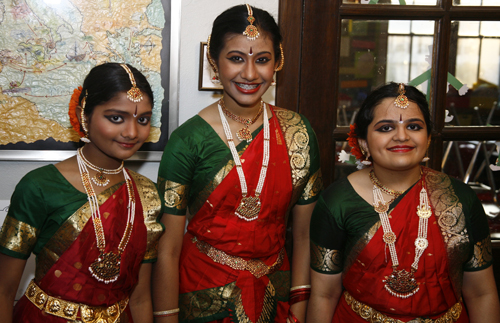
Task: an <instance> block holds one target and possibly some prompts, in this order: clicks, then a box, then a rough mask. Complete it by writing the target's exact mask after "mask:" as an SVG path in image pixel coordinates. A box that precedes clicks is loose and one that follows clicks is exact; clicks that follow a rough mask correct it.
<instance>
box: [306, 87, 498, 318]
mask: <svg viewBox="0 0 500 323" xmlns="http://www.w3.org/2000/svg"><path fill="white" fill-rule="evenodd" d="M429 120H430V118H429V108H428V105H427V101H426V99H425V96H424V95H423V94H422V93H421V92H420V91H418V90H417V89H416V88H414V87H412V86H405V85H403V84H399V85H398V84H395V83H390V84H387V85H385V86H382V87H381V88H379V89H377V90H375V91H374V92H372V93H371V94H370V95H369V96H368V97H367V98H366V100H365V101H364V103H363V104H362V106H361V109H360V111H359V113H358V115H357V116H356V119H355V122H356V126H355V132H354V133H352V132H351V134H350V135H351V136H354V137H356V139H357V142H358V143H359V148H360V149H361V152H362V153H363V155H364V158H365V159H366V162H367V163H370V162H371V167H369V168H365V169H362V170H360V171H357V172H355V173H353V174H351V175H349V176H348V177H347V178H345V179H342V180H339V181H337V182H335V183H334V184H333V185H332V186H330V187H329V188H328V189H327V190H326V191H325V192H324V194H323V195H322V196H321V197H320V199H319V201H318V204H317V205H316V207H315V209H314V213H313V216H312V220H311V268H312V269H313V270H312V271H311V281H312V290H311V300H310V304H309V309H308V322H332V317H333V322H360V323H361V322H366V321H369V322H372V321H377V322H378V321H380V322H385V321H395V320H396V319H397V321H398V322H401V321H402V322H409V321H411V322H413V321H415V322H416V321H419V322H420V321H422V322H423V321H424V320H425V321H426V322H427V320H429V321H430V322H441V321H442V322H483V319H484V318H486V317H487V318H488V321H492V322H493V321H495V322H498V321H499V320H500V306H499V301H498V294H497V290H496V287H495V281H494V278H493V271H492V267H491V264H492V258H491V241H490V237H489V228H488V223H487V219H486V215H485V213H484V210H483V208H482V206H481V203H480V201H479V200H478V198H477V197H476V194H475V193H474V192H473V191H472V190H471V189H470V188H469V187H468V186H467V185H465V184H464V183H462V182H459V181H458V180H455V179H453V178H450V177H448V176H447V175H445V174H443V173H439V172H436V171H434V170H431V169H429V168H426V167H423V166H421V162H422V160H423V159H424V158H425V155H426V150H427V147H428V145H429V140H430V128H431V127H430V121H429ZM350 142H352V143H355V142H356V140H351V141H350ZM466 308H467V310H466ZM360 309H363V310H360Z"/></svg>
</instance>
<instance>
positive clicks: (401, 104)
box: [394, 83, 410, 109]
mask: <svg viewBox="0 0 500 323" xmlns="http://www.w3.org/2000/svg"><path fill="white" fill-rule="evenodd" d="M405 92H406V91H405V85H404V84H403V83H399V89H398V93H399V95H398V97H397V98H396V100H394V105H395V106H397V107H398V108H401V109H406V108H408V106H409V105H410V101H409V100H408V98H407V97H406V95H405Z"/></svg>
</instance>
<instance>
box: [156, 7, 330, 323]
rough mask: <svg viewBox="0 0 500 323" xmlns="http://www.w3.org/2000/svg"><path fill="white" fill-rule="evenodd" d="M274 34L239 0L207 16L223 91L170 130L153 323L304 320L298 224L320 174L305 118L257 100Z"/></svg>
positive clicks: (303, 245) (273, 54) (302, 232)
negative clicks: (289, 248)
mask: <svg viewBox="0 0 500 323" xmlns="http://www.w3.org/2000/svg"><path fill="white" fill-rule="evenodd" d="M281 39H282V37H281V34H280V31H279V28H278V26H277V24H276V22H275V21H274V19H273V18H272V17H271V15H269V13H267V12H266V11H263V10H260V9H258V8H253V7H251V6H250V5H241V6H235V7H232V8H230V9H228V10H226V11H225V12H223V13H222V14H220V15H219V16H218V17H217V18H216V19H215V21H214V24H213V28H212V33H211V37H210V38H209V41H208V44H207V47H208V48H207V49H208V53H209V54H208V59H209V62H210V64H211V65H212V67H213V68H214V70H215V72H216V73H217V75H218V79H219V80H220V82H221V84H222V85H223V91H224V96H223V98H222V99H221V100H219V101H218V102H214V103H213V104H211V105H209V106H208V107H206V108H204V109H203V110H201V111H200V112H199V114H198V115H196V116H195V117H193V118H191V119H190V120H188V121H187V122H186V123H184V124H183V125H181V126H180V127H179V128H178V129H176V130H175V131H174V132H173V133H172V136H171V137H170V140H169V142H168V144H167V146H166V147H165V151H164V154H163V158H162V162H161V165H160V169H159V173H158V184H159V189H160V191H161V194H160V195H161V197H162V198H163V207H164V209H163V211H164V215H163V217H162V220H161V221H162V223H163V224H164V225H165V228H166V233H165V235H164V237H163V238H162V239H161V240H160V248H159V258H158V263H157V264H156V265H155V268H154V284H153V295H154V307H155V316H156V319H157V321H158V322H167V321H168V322H174V321H177V320H179V321H182V322H210V321H218V322H219V321H222V322H230V321H232V322H284V321H285V320H286V318H287V317H289V318H290V319H291V320H293V321H295V322H297V319H298V320H300V321H301V322H304V319H305V311H306V304H307V302H306V301H305V300H306V299H307V298H308V295H309V286H308V285H309V268H308V267H309V266H308V265H309V220H310V216H311V213H312V209H313V207H314V204H315V201H316V199H317V198H318V196H319V192H320V191H321V189H322V181H321V172H320V169H319V151H318V146H317V141H316V136H315V134H314V132H313V130H312V129H311V126H310V125H309V122H308V120H307V119H306V118H304V117H303V116H301V115H300V114H297V113H294V112H292V111H289V110H286V109H283V108H278V107H274V106H271V105H269V104H267V103H265V102H264V101H263V100H262V95H263V94H264V93H265V92H266V90H267V89H268V88H269V86H270V85H271V83H272V81H273V74H274V73H275V72H277V71H279V70H280V69H281V68H282V66H283V63H284V56H283V50H282V47H281ZM188 208H189V215H188V216H189V218H188V219H189V225H188V227H187V233H186V234H185V235H183V233H184V228H185V221H186V218H187V217H188V216H186V213H188V212H187V209H188ZM290 211H291V213H292V217H293V230H292V231H293V239H294V250H293V261H292V266H291V267H292V268H291V270H290V264H289V261H288V257H287V255H286V252H285V249H284V246H285V238H286V227H287V222H288V221H289V220H290V219H289V218H288V217H289V215H290ZM290 271H291V274H290ZM290 276H291V277H290ZM290 282H291V284H292V285H291V286H293V287H291V288H290ZM292 289H293V291H291V290H292ZM177 315H178V316H177Z"/></svg>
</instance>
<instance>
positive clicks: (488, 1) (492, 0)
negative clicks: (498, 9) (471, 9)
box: [453, 0, 499, 6]
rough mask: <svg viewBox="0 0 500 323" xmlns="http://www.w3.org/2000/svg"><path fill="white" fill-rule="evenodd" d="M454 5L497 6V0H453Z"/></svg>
mask: <svg viewBox="0 0 500 323" xmlns="http://www.w3.org/2000/svg"><path fill="white" fill-rule="evenodd" d="M453 5H455V6H498V5H499V4H498V0H453Z"/></svg>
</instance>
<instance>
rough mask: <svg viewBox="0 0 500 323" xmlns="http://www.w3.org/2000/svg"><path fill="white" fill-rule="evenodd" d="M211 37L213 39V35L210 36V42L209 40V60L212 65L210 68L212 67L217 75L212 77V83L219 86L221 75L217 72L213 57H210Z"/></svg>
mask: <svg viewBox="0 0 500 323" xmlns="http://www.w3.org/2000/svg"><path fill="white" fill-rule="evenodd" d="M210 37H212V35H209V36H208V40H207V59H208V62H209V63H210V66H212V69H213V70H214V73H215V75H214V76H213V77H212V80H211V81H212V83H214V84H219V83H220V80H219V73H218V71H217V65H215V62H214V60H213V59H212V56H210Z"/></svg>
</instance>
